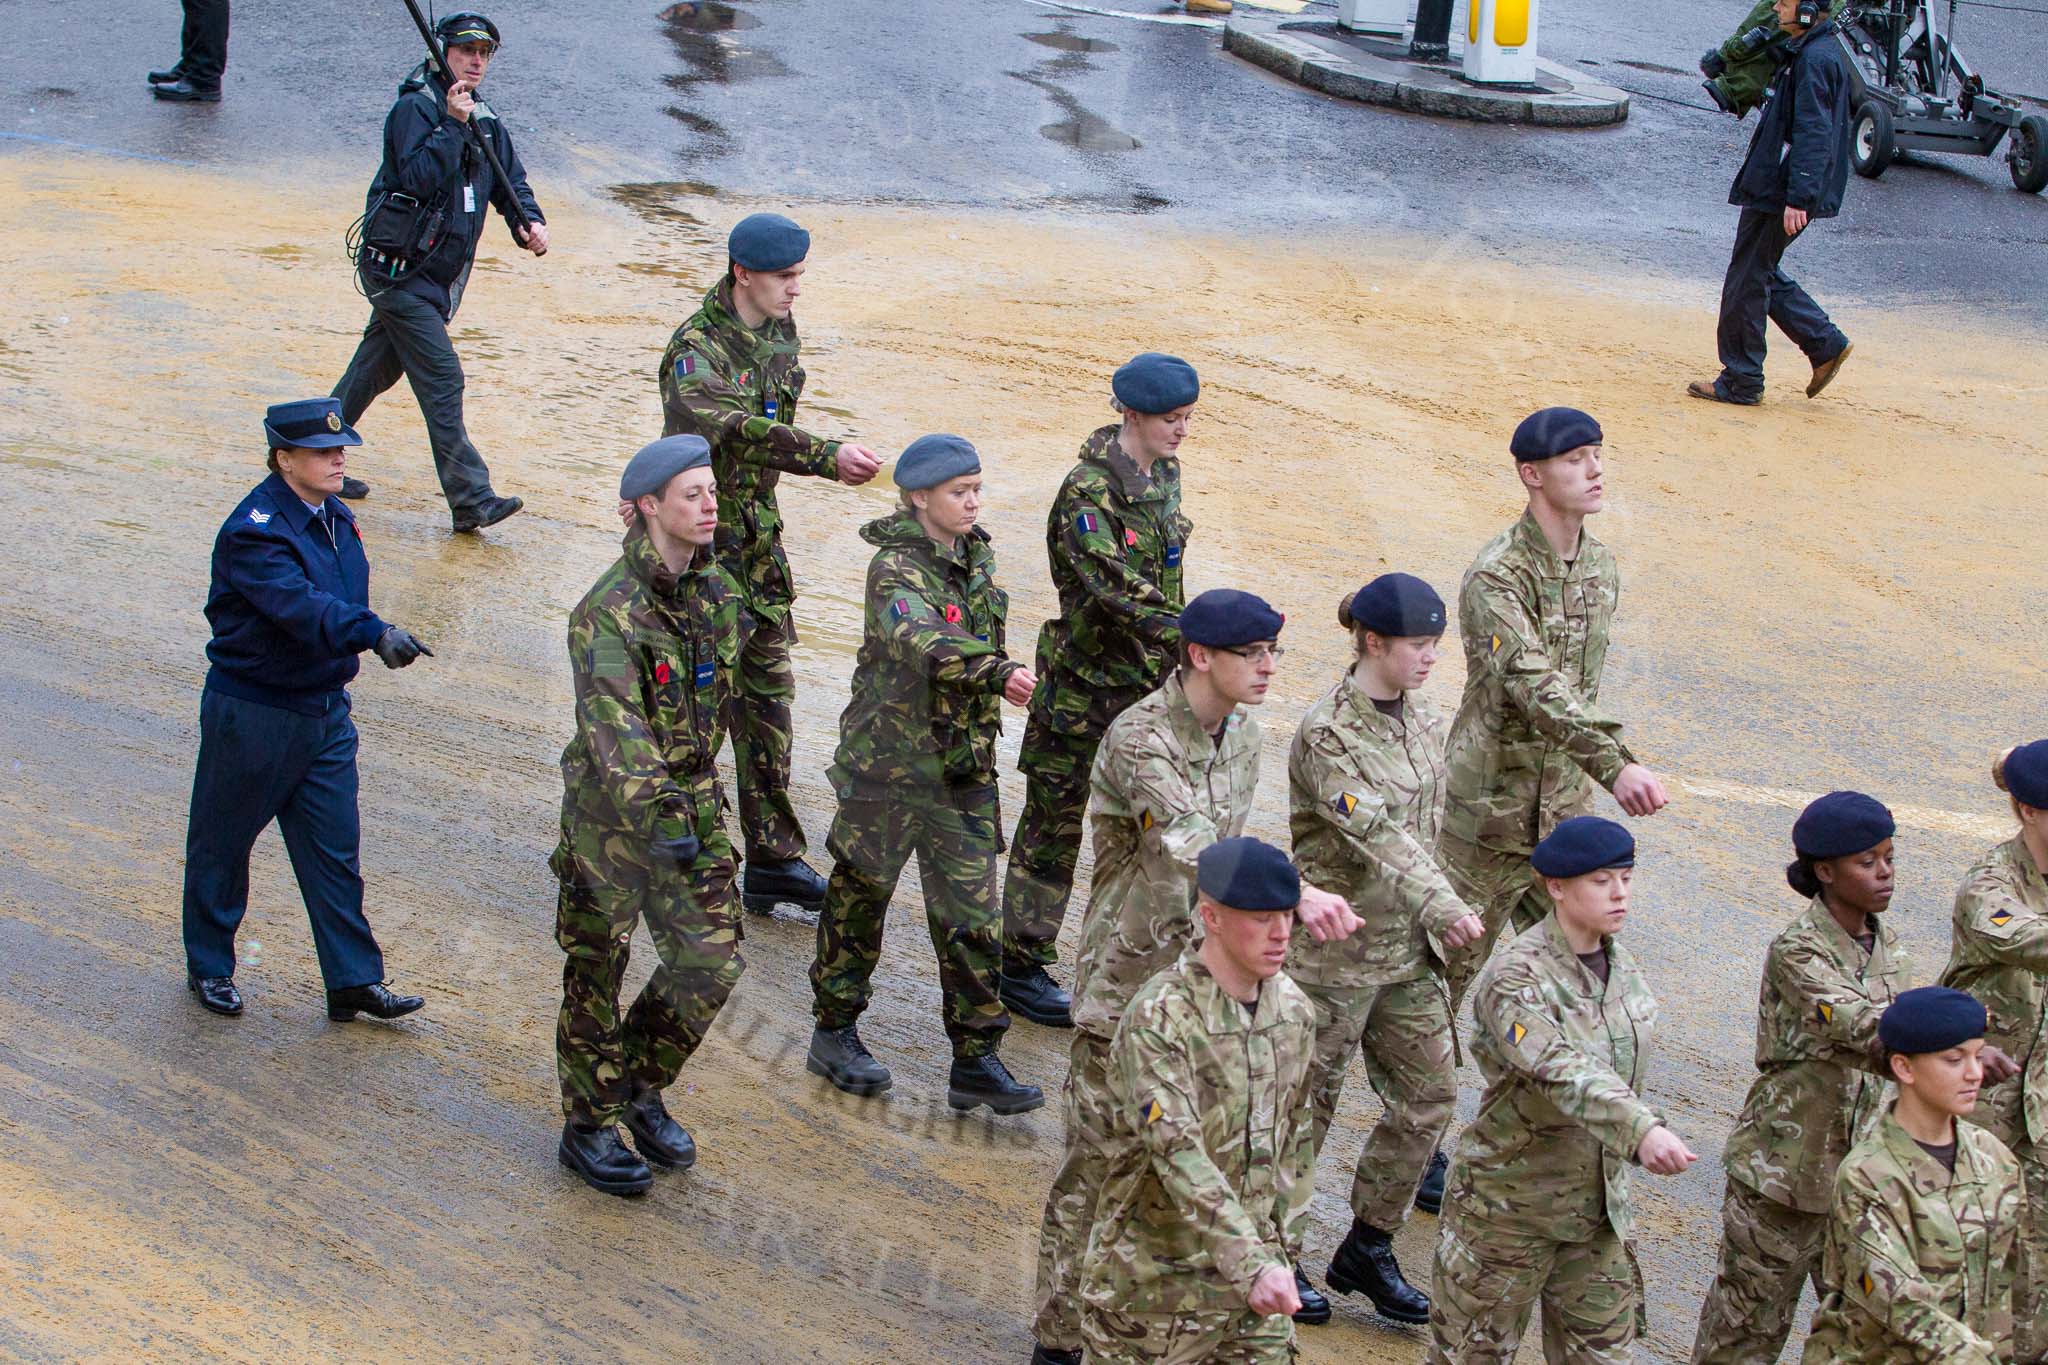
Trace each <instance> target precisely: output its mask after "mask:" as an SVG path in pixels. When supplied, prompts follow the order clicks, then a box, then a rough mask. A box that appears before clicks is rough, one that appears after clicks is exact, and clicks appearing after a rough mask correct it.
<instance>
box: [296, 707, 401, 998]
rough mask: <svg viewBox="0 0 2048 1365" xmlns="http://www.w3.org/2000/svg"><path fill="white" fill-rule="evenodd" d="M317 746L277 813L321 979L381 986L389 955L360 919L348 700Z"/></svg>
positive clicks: (333, 713)
mask: <svg viewBox="0 0 2048 1365" xmlns="http://www.w3.org/2000/svg"><path fill="white" fill-rule="evenodd" d="M318 725H319V730H318V734H319V741H318V744H319V747H318V748H317V749H316V750H315V752H314V754H313V758H312V762H311V763H309V764H308V765H307V767H306V774H305V776H304V777H302V778H301V779H300V780H299V783H298V785H297V786H296V787H294V788H293V789H292V794H291V796H290V798H289V799H288V800H286V802H285V803H284V807H283V808H282V809H281V810H279V811H278V813H277V827H278V830H279V832H280V833H282V834H283V835H284V845H285V849H286V851H287V852H289V853H290V854H291V859H292V871H293V873H294V874H295V875H296V876H297V877H298V880H299V894H300V896H302V897H303V898H304V899H305V902H306V915H307V917H308V918H309V919H311V920H312V922H313V947H314V950H315V951H316V952H317V953H318V955H319V958H320V978H321V980H323V981H324V982H326V984H327V989H328V990H330V991H339V990H346V989H347V988H348V987H350V986H366V985H368V984H370V983H371V982H373V981H382V980H383V979H384V954H383V952H382V951H381V950H379V948H378V947H377V939H376V936H375V935H374V934H372V933H371V932H370V922H369V920H367V919H366V918H364V916H363V875H362V861H361V843H362V825H361V817H360V815H359V814H358V810H357V776H356V727H355V721H354V720H353V719H351V718H350V715H349V704H348V701H347V699H346V698H345V697H336V698H335V699H334V701H333V702H332V703H331V704H330V705H329V707H328V711H327V714H326V715H324V716H322V717H320V718H319V721H318Z"/></svg>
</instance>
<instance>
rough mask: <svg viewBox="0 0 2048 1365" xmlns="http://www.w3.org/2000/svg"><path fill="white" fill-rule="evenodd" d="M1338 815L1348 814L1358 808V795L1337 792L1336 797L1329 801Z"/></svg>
mask: <svg viewBox="0 0 2048 1365" xmlns="http://www.w3.org/2000/svg"><path fill="white" fill-rule="evenodd" d="M1330 805H1331V807H1332V808H1333V809H1335V810H1336V812H1337V814H1339V815H1345V816H1348V815H1350V814H1351V813H1352V812H1353V811H1355V810H1357V809H1358V797H1357V796H1355V795H1353V794H1352V793H1350V792H1339V793H1337V799H1336V800H1334V801H1332V802H1331V803H1330Z"/></svg>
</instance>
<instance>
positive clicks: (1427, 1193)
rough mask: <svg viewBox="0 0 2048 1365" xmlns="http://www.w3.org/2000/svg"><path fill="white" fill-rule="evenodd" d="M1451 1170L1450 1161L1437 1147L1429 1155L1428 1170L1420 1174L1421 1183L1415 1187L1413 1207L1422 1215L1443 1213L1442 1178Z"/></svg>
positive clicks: (1442, 1150) (1441, 1149)
mask: <svg viewBox="0 0 2048 1365" xmlns="http://www.w3.org/2000/svg"><path fill="white" fill-rule="evenodd" d="M1450 1169H1451V1159H1450V1158H1449V1157H1447V1156H1445V1155H1444V1149H1443V1148H1441V1147H1439V1148H1437V1149H1436V1150H1435V1151H1434V1152H1431V1153H1430V1154H1429V1169H1428V1170H1426V1171H1424V1172H1423V1173H1422V1183H1421V1184H1420V1185H1418V1186H1416V1187H1415V1207H1416V1208H1418V1209H1421V1210H1422V1211H1423V1212H1424V1213H1442V1212H1443V1211H1444V1176H1445V1175H1446V1174H1448V1173H1449V1171H1450Z"/></svg>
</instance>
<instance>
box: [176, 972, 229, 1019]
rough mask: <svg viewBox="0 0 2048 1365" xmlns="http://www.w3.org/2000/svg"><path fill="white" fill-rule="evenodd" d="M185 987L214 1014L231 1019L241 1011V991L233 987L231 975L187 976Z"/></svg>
mask: <svg viewBox="0 0 2048 1365" xmlns="http://www.w3.org/2000/svg"><path fill="white" fill-rule="evenodd" d="M185 989H186V990H188V991H190V992H192V994H194V995H196V996H198V997H199V1003H200V1004H202V1005H204V1006H206V1008H208V1009H210V1010H212V1011H213V1012H214V1013H215V1014H225V1015H226V1016H228V1018H230V1019H232V1018H234V1017H235V1016H236V1015H238V1014H240V1013H241V1012H242V993H241V992H240V991H238V990H236V989H235V979H234V978H233V977H232V976H187V977H186V978H185Z"/></svg>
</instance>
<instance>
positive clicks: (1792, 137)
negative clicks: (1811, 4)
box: [1728, 19, 1849, 218]
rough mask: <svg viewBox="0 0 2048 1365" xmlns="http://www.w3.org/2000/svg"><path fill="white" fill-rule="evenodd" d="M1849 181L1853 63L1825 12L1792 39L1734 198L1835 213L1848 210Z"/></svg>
mask: <svg viewBox="0 0 2048 1365" xmlns="http://www.w3.org/2000/svg"><path fill="white" fill-rule="evenodd" d="M1848 186H1849V65H1848V63H1847V62H1846V61H1844V60H1843V58H1842V45H1841V43H1840V41H1839V40H1838V39H1837V38H1836V37H1835V25H1834V21H1833V20H1832V19H1824V20H1822V21H1821V22H1820V23H1818V24H1815V25H1814V26H1813V27H1812V28H1811V29H1809V30H1807V32H1806V34H1805V36H1804V37H1802V38H1800V39H1798V40H1797V41H1795V42H1794V43H1793V45H1792V60H1791V61H1789V62H1787V63H1786V64H1785V69H1784V70H1782V71H1780V72H1779V73H1778V77H1777V80H1776V81H1775V82H1773V84H1772V86H1771V98H1770V99H1769V100H1768V101H1767V102H1766V103H1765V104H1764V109H1763V113H1762V114H1761V115H1759V116H1758V119H1757V125H1756V136H1755V137H1753V138H1751V139H1750V142H1749V155H1748V156H1746V157H1744V158H1743V161H1742V169H1741V170H1740V171H1738V172H1736V174H1735V185H1734V187H1733V188H1732V189H1730V190H1729V191H1728V202H1729V203H1731V204H1736V205H1740V206H1741V207H1743V208H1746V209H1759V210H1762V211H1763V212H1766V213H1782V212H1783V211H1784V210H1785V209H1786V208H1787V207H1788V206H1789V207H1791V208H1795V209H1805V210H1806V212H1807V214H1808V216H1810V217H1814V218H1832V217H1834V216H1835V215H1836V214H1837V213H1840V212H1841V211H1842V193H1843V191H1844V190H1846V189H1847V188H1848Z"/></svg>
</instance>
